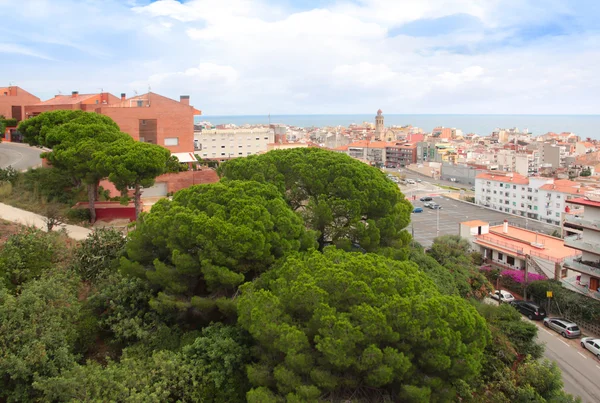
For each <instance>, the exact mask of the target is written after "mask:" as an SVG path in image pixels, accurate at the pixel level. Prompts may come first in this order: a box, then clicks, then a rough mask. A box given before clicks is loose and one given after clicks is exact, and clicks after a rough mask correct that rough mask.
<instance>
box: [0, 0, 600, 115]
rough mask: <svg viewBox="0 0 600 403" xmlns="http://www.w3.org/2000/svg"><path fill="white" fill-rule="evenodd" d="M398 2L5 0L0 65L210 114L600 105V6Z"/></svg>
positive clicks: (43, 88) (8, 73) (54, 83)
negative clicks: (180, 102)
mask: <svg viewBox="0 0 600 403" xmlns="http://www.w3.org/2000/svg"><path fill="white" fill-rule="evenodd" d="M301 3H302V4H301ZM397 3H399V2H392V1H375V0H364V1H358V2H349V1H338V2H332V1H325V2H317V1H311V2H297V1H291V0H290V1H285V2H272V1H271V2H270V1H245V0H235V1H229V2H215V1H206V0H188V1H175V0H159V1H139V0H135V1H134V0H131V1H117V0H109V1H105V2H102V5H101V6H99V5H98V4H97V3H88V2H75V1H73V0H57V1H52V2H49V1H44V0H37V1H33V0H26V1H22V2H19V3H18V4H19V7H15V5H16V4H17V3H16V2H15V1H12V0H4V1H0V12H3V13H4V14H5V15H9V14H10V15H11V19H10V20H9V21H7V23H6V24H5V25H4V26H3V28H2V32H3V41H2V43H0V53H2V54H3V55H5V57H8V58H10V60H11V63H8V64H5V65H4V66H3V67H0V74H2V76H3V77H4V78H5V81H6V84H12V85H17V86H20V87H22V88H26V89H29V90H32V91H34V92H35V93H36V94H38V96H40V97H41V98H42V99H48V98H51V97H52V96H54V95H56V94H58V91H61V92H62V93H63V94H69V93H70V92H71V91H79V92H80V93H82V94H83V93H96V92H100V91H101V90H103V91H105V92H111V93H114V94H119V93H121V92H126V93H127V94H128V95H129V94H131V95H134V94H135V91H137V93H139V94H142V93H146V92H148V89H151V91H153V92H156V93H160V94H164V95H165V96H168V97H170V98H174V99H176V98H177V97H178V96H179V95H180V94H189V95H190V96H191V97H192V98H193V99H197V100H199V102H198V105H199V106H200V107H201V108H202V110H203V111H204V112H205V114H207V115H258V114H266V113H271V114H274V115H275V114H291V113H294V114H338V113H348V114H354V113H366V112H369V111H371V110H372V109H373V106H376V107H377V108H381V109H382V110H384V111H385V112H386V113H387V114H396V113H410V114H439V113H445V114H465V113H473V114H490V113H494V114H515V113H519V114H556V113H561V114H595V113H597V110H598V101H597V100H596V99H595V97H594V94H595V92H596V91H597V89H598V87H599V84H600V83H599V81H598V78H597V77H596V75H595V68H594V67H595V66H597V65H598V62H599V61H600V54H599V52H598V51H597V49H596V48H595V47H594V46H593V44H594V43H596V42H597V38H598V32H597V29H596V28H594V27H595V24H594V21H595V19H596V17H597V16H598V12H597V11H596V10H595V9H594V8H593V7H592V3H591V2H589V1H575V2H569V4H563V3H564V2H545V3H544V5H543V7H542V6H539V5H536V2H533V1H523V2H512V1H497V2H479V3H477V4H474V3H473V2H471V1H462V0H455V1H452V2H450V3H448V2H441V1H437V0H436V1H432V2H428V3H427V4H423V3H422V2H416V1H410V2H403V3H402V4H397ZM442 3H443V4H442ZM57 22H60V24H57ZM557 55H561V56H560V57H557ZM14 65H19V69H15V68H14ZM42 71H43V74H40V72H42ZM73 82H77V83H80V84H83V85H78V86H77V88H73V84H72V83H73Z"/></svg>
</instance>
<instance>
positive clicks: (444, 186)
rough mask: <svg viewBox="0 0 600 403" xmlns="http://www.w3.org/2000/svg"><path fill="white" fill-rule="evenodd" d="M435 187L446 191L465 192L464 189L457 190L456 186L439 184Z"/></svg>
mask: <svg viewBox="0 0 600 403" xmlns="http://www.w3.org/2000/svg"><path fill="white" fill-rule="evenodd" d="M435 186H437V187H440V188H442V189H446V190H458V191H461V190H464V189H463V188H457V187H454V186H446V185H438V184H435Z"/></svg>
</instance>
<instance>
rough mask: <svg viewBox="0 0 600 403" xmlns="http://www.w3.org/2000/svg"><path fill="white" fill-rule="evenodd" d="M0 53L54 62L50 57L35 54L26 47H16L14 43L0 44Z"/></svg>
mask: <svg viewBox="0 0 600 403" xmlns="http://www.w3.org/2000/svg"><path fill="white" fill-rule="evenodd" d="M0 53H14V54H19V55H25V56H31V57H35V58H39V59H44V60H54V59H53V58H51V57H50V56H47V55H45V54H43V53H40V52H36V51H35V50H33V49H30V48H28V47H26V46H21V45H17V44H14V43H0Z"/></svg>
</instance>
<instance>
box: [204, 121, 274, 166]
mask: <svg viewBox="0 0 600 403" xmlns="http://www.w3.org/2000/svg"><path fill="white" fill-rule="evenodd" d="M274 142H275V131H274V130H273V129H269V128H256V129H203V130H202V131H200V132H195V133H194V149H195V150H196V154H197V155H200V157H202V158H206V159H218V160H224V159H229V158H238V157H247V156H248V155H253V154H261V153H264V152H267V151H268V145H269V144H272V143H274Z"/></svg>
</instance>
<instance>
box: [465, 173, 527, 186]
mask: <svg viewBox="0 0 600 403" xmlns="http://www.w3.org/2000/svg"><path fill="white" fill-rule="evenodd" d="M476 178H477V179H484V180H490V181H496V182H505V183H515V184H517V185H528V184H529V179H527V177H525V176H523V175H520V174H518V173H513V174H512V176H509V175H501V174H500V175H499V174H497V173H490V172H485V173H481V174H479V175H477V176H476Z"/></svg>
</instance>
